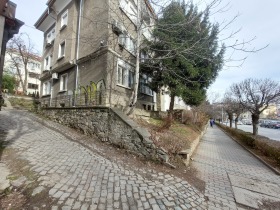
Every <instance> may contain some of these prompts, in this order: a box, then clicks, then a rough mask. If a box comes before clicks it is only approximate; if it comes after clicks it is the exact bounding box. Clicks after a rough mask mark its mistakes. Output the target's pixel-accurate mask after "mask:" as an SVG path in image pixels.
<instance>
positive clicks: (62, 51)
mask: <svg viewBox="0 0 280 210" xmlns="http://www.w3.org/2000/svg"><path fill="white" fill-rule="evenodd" d="M64 55H65V41H63V42H62V43H60V45H59V49H58V58H63V57H64Z"/></svg>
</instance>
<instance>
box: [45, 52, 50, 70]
mask: <svg viewBox="0 0 280 210" xmlns="http://www.w3.org/2000/svg"><path fill="white" fill-rule="evenodd" d="M51 66H52V55H48V56H46V57H45V59H44V70H48V71H49V70H50V69H51Z"/></svg>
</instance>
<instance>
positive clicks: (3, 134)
mask: <svg viewBox="0 0 280 210" xmlns="http://www.w3.org/2000/svg"><path fill="white" fill-rule="evenodd" d="M34 121H35V119H32V115H30V113H28V112H25V111H17V110H11V111H6V112H0V161H1V160H2V156H3V152H4V150H5V149H6V148H7V147H8V146H10V145H12V144H13V143H14V142H15V141H17V140H20V138H21V137H22V136H23V135H25V134H30V133H33V132H34V131H38V130H41V129H42V127H41V126H40V124H39V123H38V124H37V123H34ZM31 124H32V125H31Z"/></svg>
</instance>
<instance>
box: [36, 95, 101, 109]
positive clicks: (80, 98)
mask: <svg viewBox="0 0 280 210" xmlns="http://www.w3.org/2000/svg"><path fill="white" fill-rule="evenodd" d="M105 95H106V94H105V91H94V92H90V93H78V94H74V95H61V96H57V97H54V98H51V97H47V98H40V99H38V102H39V103H40V104H41V106H42V107H73V106H75V107H78V106H96V105H104V104H105V100H106V99H105Z"/></svg>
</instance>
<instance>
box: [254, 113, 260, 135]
mask: <svg viewBox="0 0 280 210" xmlns="http://www.w3.org/2000/svg"><path fill="white" fill-rule="evenodd" d="M259 119H260V115H259V114H252V124H253V135H254V136H256V135H258V133H259Z"/></svg>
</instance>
